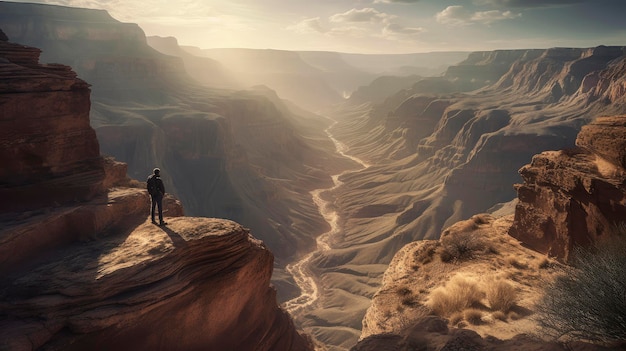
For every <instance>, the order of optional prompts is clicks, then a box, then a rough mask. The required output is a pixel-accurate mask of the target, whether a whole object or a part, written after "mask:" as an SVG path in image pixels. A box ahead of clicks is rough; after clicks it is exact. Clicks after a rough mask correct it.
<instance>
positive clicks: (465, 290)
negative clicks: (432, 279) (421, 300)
mask: <svg viewBox="0 0 626 351" xmlns="http://www.w3.org/2000/svg"><path fill="white" fill-rule="evenodd" d="M483 295H484V293H483V292H482V291H481V290H480V289H479V287H478V283H476V282H475V281H473V280H470V279H467V278H463V277H461V276H458V275H457V276H455V277H454V278H452V279H451V280H450V281H449V282H448V284H446V285H445V286H443V287H439V288H437V289H435V290H433V291H432V292H431V294H430V298H429V299H428V302H427V306H428V307H430V309H431V310H432V311H433V312H434V313H435V314H436V315H438V316H441V317H443V316H449V315H451V314H452V313H454V312H458V311H462V310H464V309H466V308H468V307H470V306H472V305H473V304H474V303H476V302H479V301H480V300H481V299H482V298H483Z"/></svg>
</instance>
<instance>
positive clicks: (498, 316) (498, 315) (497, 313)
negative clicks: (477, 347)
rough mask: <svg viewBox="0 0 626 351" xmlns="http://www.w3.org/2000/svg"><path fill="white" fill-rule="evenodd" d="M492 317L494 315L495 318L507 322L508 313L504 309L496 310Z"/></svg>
mask: <svg viewBox="0 0 626 351" xmlns="http://www.w3.org/2000/svg"><path fill="white" fill-rule="evenodd" d="M491 317H493V319H497V320H501V321H503V322H506V313H504V312H502V311H495V312H493V313H492V314H491Z"/></svg>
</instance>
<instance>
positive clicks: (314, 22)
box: [287, 17, 328, 33]
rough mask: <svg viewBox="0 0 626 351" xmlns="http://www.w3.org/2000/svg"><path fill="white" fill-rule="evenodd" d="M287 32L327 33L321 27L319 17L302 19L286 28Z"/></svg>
mask: <svg viewBox="0 0 626 351" xmlns="http://www.w3.org/2000/svg"><path fill="white" fill-rule="evenodd" d="M287 29H289V30H293V31H294V32H297V33H326V32H328V30H327V29H325V28H324V27H323V26H322V22H321V20H320V18H319V17H314V18H307V19H304V20H302V21H300V22H298V23H297V24H295V25H293V26H289V27H287Z"/></svg>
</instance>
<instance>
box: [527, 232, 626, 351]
mask: <svg viewBox="0 0 626 351" xmlns="http://www.w3.org/2000/svg"><path fill="white" fill-rule="evenodd" d="M625 236H626V230H621V236H620V237H618V238H617V239H616V240H611V242H606V243H603V244H601V245H597V246H596V247H594V248H593V249H587V250H582V249H578V250H575V254H574V258H573V260H572V266H571V267H568V268H564V271H563V274H562V275H561V276H559V277H557V279H555V280H554V281H553V282H551V283H548V284H546V287H545V290H544V296H543V298H542V300H541V301H540V303H539V304H538V306H537V311H538V312H539V314H540V316H539V318H538V320H539V323H540V325H541V326H542V327H543V329H544V331H545V332H546V333H549V334H550V335H552V336H554V337H555V338H576V339H583V340H589V341H593V342H599V343H604V344H610V343H612V342H616V341H620V340H626V241H625V240H624V239H625Z"/></svg>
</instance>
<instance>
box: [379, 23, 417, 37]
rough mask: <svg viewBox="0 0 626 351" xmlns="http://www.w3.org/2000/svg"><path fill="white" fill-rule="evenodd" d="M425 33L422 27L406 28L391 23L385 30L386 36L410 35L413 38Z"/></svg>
mask: <svg viewBox="0 0 626 351" xmlns="http://www.w3.org/2000/svg"><path fill="white" fill-rule="evenodd" d="M422 32H424V28H422V27H405V26H403V25H400V24H397V23H389V24H388V25H386V26H385V28H383V35H384V36H395V35H408V36H413V35H417V34H420V33H422Z"/></svg>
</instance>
